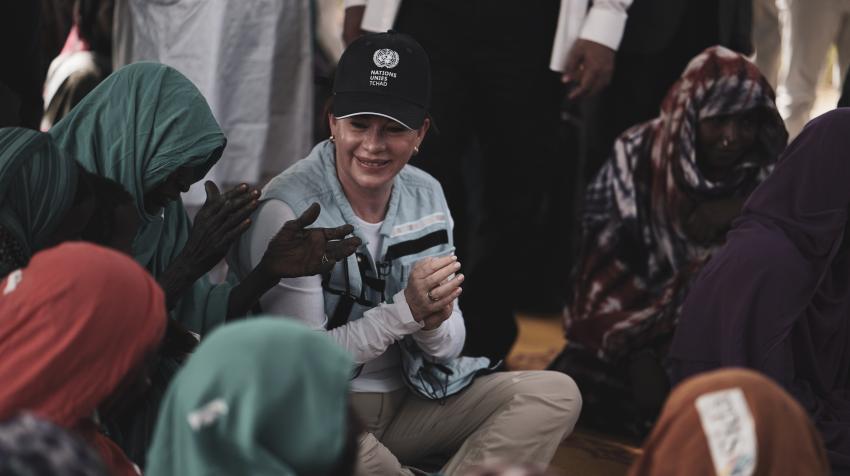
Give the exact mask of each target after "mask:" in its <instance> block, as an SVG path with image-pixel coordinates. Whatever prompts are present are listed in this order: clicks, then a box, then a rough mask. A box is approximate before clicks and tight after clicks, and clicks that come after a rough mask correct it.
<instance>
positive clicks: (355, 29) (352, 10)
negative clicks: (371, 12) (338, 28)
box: [342, 5, 366, 46]
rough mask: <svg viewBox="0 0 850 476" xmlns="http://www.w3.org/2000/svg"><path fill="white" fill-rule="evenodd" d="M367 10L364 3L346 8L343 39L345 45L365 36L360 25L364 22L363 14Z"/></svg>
mask: <svg viewBox="0 0 850 476" xmlns="http://www.w3.org/2000/svg"><path fill="white" fill-rule="evenodd" d="M365 12H366V7H365V6H363V5H359V6H356V7H348V8H346V9H345V19H344V20H343V21H342V41H343V42H344V43H345V46H348V45H350V44H351V42H352V41H354V40H356V39H357V38H360V37H361V36H363V30H362V29H360V25H361V24H363V14H364V13H365Z"/></svg>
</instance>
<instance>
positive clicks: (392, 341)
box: [231, 200, 466, 393]
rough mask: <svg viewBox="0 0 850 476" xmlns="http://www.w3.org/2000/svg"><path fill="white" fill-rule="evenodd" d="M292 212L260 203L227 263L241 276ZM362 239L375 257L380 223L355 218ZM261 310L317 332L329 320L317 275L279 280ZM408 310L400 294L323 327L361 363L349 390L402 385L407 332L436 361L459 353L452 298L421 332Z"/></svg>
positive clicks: (460, 328) (458, 319)
mask: <svg viewBox="0 0 850 476" xmlns="http://www.w3.org/2000/svg"><path fill="white" fill-rule="evenodd" d="M295 217H296V215H295V212H294V211H293V210H292V208H291V207H290V206H289V205H287V204H286V203H284V202H282V201H280V200H268V201H266V202H264V203H262V204H261V205H260V208H259V209H258V210H257V212H256V213H255V216H254V218H253V222H254V224H253V226H252V227H251V229H249V230H248V232H246V233H245V234H244V235H243V236H242V237H241V238H240V240H239V242H238V243H237V247H236V256H232V257H231V265H232V266H235V267H237V268H238V272H239V273H240V274H242V275H244V274H246V273H247V272H249V271H250V270H251V269H253V268H254V267H255V266H256V265H257V264H258V263H259V262H260V260H261V259H262V257H263V254H264V253H265V251H266V247H267V246H268V243H269V241H270V240H271V239H272V237H274V235H275V234H277V232H278V231H279V230H280V227H281V226H283V224H284V223H286V222H287V221H289V220H292V219H294V218H295ZM353 225H354V226H355V227H357V228H358V229H359V230H360V231H361V232H362V235H363V236H364V238H365V241H366V243H367V245H366V246H367V248H368V250H369V253H370V254H371V255H372V257H373V258H377V259H378V260H380V258H383V257H379V256H377V255H378V253H379V251H380V249H381V244H382V237H381V235H380V233H379V230H380V228H381V223H367V222H365V221H361V220H358V223H354V224H353ZM260 306H261V307H262V310H263V313H264V314H274V315H281V316H287V317H291V318H294V319H298V320H299V321H301V322H303V323H304V324H306V325H307V326H308V327H310V328H313V329H316V330H324V329H325V326H326V325H327V322H328V316H327V315H326V314H325V301H324V294H323V292H322V278H321V276H307V277H302V278H292V279H282V280H281V281H280V282H279V283H278V284H277V285H276V286H275V287H274V288H272V289H271V290H269V291H268V292H267V293H266V294H265V295H264V296H263V297H262V298H261V299H260ZM422 327H423V324H421V323H419V322H417V321H416V320H415V319H414V318H413V314H411V312H410V307H409V306H408V305H407V300H406V299H405V297H404V292H403V291H401V292H399V293H397V294H396V295H395V296H393V303H392V304H387V303H382V304H380V305H378V306H377V307H375V308H373V309H370V310H368V311H366V313H365V314H364V315H363V317H362V318H360V319H357V320H355V321H352V322H349V323H348V324H345V325H343V326H340V327H337V328H335V329H332V330H330V331H328V334H329V335H330V337H331V338H332V339H333V340H334V341H336V343H337V344H339V345H340V346H341V347H343V348H344V349H346V350H348V352H349V353H350V354H351V356H352V358H353V360H354V362H355V363H357V364H364V366H363V369H362V370H361V372H360V374H359V375H358V377H357V378H355V379H354V380H353V381H352V383H351V388H352V391H354V392H379V393H384V392H391V391H393V390H397V389H399V388H401V387H403V386H404V381H403V380H402V374H401V369H400V366H401V353H400V351H399V349H398V346H397V344H396V342H398V341H399V340H401V339H402V338H404V337H405V336H407V335H412V336H413V339H415V340H416V343H417V344H418V345H419V347H420V348H421V349H422V351H423V352H425V354H426V355H427V356H429V357H430V358H432V359H434V360H435V361H442V360H448V359H452V358H455V357H457V356H458V355H460V352H461V350H462V348H463V343H464V340H465V338H466V328H465V327H464V323H463V316H462V314H461V312H460V309H459V308H458V306H457V302H455V307H454V311H453V312H452V315H451V317H449V319H447V320H446V321H445V322H443V324H442V325H441V326H440V327H438V328H436V329H433V330H425V329H423V328H422Z"/></svg>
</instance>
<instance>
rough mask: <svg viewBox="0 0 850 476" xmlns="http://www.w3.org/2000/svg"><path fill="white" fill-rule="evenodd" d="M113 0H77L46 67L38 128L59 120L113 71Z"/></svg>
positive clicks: (48, 127) (43, 129)
mask: <svg viewBox="0 0 850 476" xmlns="http://www.w3.org/2000/svg"><path fill="white" fill-rule="evenodd" d="M114 6H115V2H114V0H76V1H75V2H74V25H73V27H72V28H71V31H70V33H69V34H68V38H67V40H66V41H65V46H64V47H63V48H62V52H61V53H60V54H59V56H57V57H56V58H55V59H54V60H53V62H51V63H50V68H49V69H48V70H47V80H46V81H45V84H44V117H42V119H41V130H42V131H47V130H48V129H50V128H51V127H52V126H53V124H55V123H57V122H59V120H60V119H62V118H63V117H65V115H66V114H68V112H69V111H70V110H71V109H72V108H73V107H74V106H76V105H77V103H78V102H80V101H81V100H82V99H83V98H84V97H85V96H86V94H88V93H89V92H90V91H91V90H92V89H94V88H95V86H97V85H98V84H100V82H101V81H103V80H104V78H106V77H107V76H109V74H110V73H111V72H112V16H113V9H114Z"/></svg>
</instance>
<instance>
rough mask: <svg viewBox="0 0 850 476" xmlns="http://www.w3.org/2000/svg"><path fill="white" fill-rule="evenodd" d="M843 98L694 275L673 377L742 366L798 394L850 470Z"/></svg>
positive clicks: (848, 195) (849, 277)
mask: <svg viewBox="0 0 850 476" xmlns="http://www.w3.org/2000/svg"><path fill="white" fill-rule="evenodd" d="M848 208H850V108H848V109H837V110H834V111H831V112H829V113H826V114H824V115H823V116H821V117H819V118H817V119H815V120H813V121H812V122H810V123H809V125H808V126H806V128H805V129H804V130H803V132H802V133H801V134H800V136H799V137H798V138H797V139H796V140H795V141H794V142H793V143H792V144H791V145H790V146H789V147H788V149H787V150H786V151H785V154H784V157H783V158H782V159H781V160H780V161H779V165H778V166H777V167H776V169H775V170H774V172H773V174H772V175H771V176H770V177H768V179H767V180H766V181H765V182H764V183H762V185H761V186H759V187H758V188H757V189H756V190H755V192H753V194H752V195H751V197H750V199H749V200H748V201H747V203H746V205H745V206H744V211H743V214H742V215H741V217H739V218H738V219H737V220H736V221H735V223H734V228H733V229H732V231H730V232H729V234H728V236H727V241H726V244H725V245H724V246H723V247H722V248H721V249H720V250H719V251H718V252H717V253H715V254H714V256H713V257H712V259H711V261H709V263H708V264H707V265H706V266H705V268H704V269H703V270H702V272H701V274H700V275H699V277H698V278H697V279H696V281H695V282H694V284H693V287H692V288H691V291H690V294H689V295H688V298H687V299H686V301H685V304H684V307H683V311H682V316H681V320H680V322H679V327H678V329H677V331H676V334H675V337H674V339H673V346H672V349H671V351H670V360H671V370H672V376H673V379H674V383H675V382H678V381H681V380H682V379H684V378H686V377H688V376H690V375H693V374H695V373H699V372H701V371H705V370H709V369H713V368H717V367H725V366H745V367H750V368H753V369H756V370H759V371H761V372H763V373H765V374H767V375H768V376H770V377H772V378H773V379H774V380H776V381H777V382H778V383H780V384H781V385H782V386H783V387H785V389H787V390H788V391H789V392H790V393H791V394H792V395H794V396H795V397H796V398H797V399H798V400H799V401H800V403H801V404H802V405H803V407H804V408H805V409H806V411H807V412H808V413H809V415H811V417H812V419H813V420H814V422H815V424H816V426H817V427H818V429H819V430H820V432H821V434H822V435H823V437H824V443H825V445H826V447H827V450H828V453H829V458H830V461H831V463H832V466H833V470H834V471H836V472H847V471H850V392H848V389H850V237H845V236H844V235H845V233H844V232H845V228H846V226H847V221H848Z"/></svg>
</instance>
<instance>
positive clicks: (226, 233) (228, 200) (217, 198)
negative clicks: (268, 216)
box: [180, 181, 260, 276]
mask: <svg viewBox="0 0 850 476" xmlns="http://www.w3.org/2000/svg"><path fill="white" fill-rule="evenodd" d="M204 188H205V189H206V192H207V199H206V201H205V202H204V206H203V207H201V210H200V211H199V212H198V214H197V215H195V220H194V223H193V225H192V231H191V232H190V234H189V240H188V241H187V242H186V245H185V246H184V247H183V251H182V252H181V253H180V259H181V260H182V261H184V262H185V263H189V264H190V266H192V268H194V269H195V270H196V271H197V272H198V275H199V276H201V275H204V274H206V273H207V272H208V271H209V270H211V269H212V268H213V266H215V265H216V263H218V262H219V261H221V260H222V258H224V255H226V254H227V251H228V250H229V249H230V245H231V244H233V242H234V241H235V240H236V239H237V238H239V236H240V235H241V234H242V233H244V232H245V230H247V229H248V226H250V224H251V220H250V218H249V217H250V216H251V214H252V213H254V210H256V209H257V200H258V199H259V198H260V191H259V190H256V189H252V188H250V187H248V186H247V185H245V184H244V183H243V184H241V185H239V186H238V187H235V188H233V189H232V190H229V191H228V192H225V193H224V194H222V193H220V192H219V190H218V187H217V186H216V185H215V184H214V183H213V182H209V181H208V182H206V183H205V184H204Z"/></svg>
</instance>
